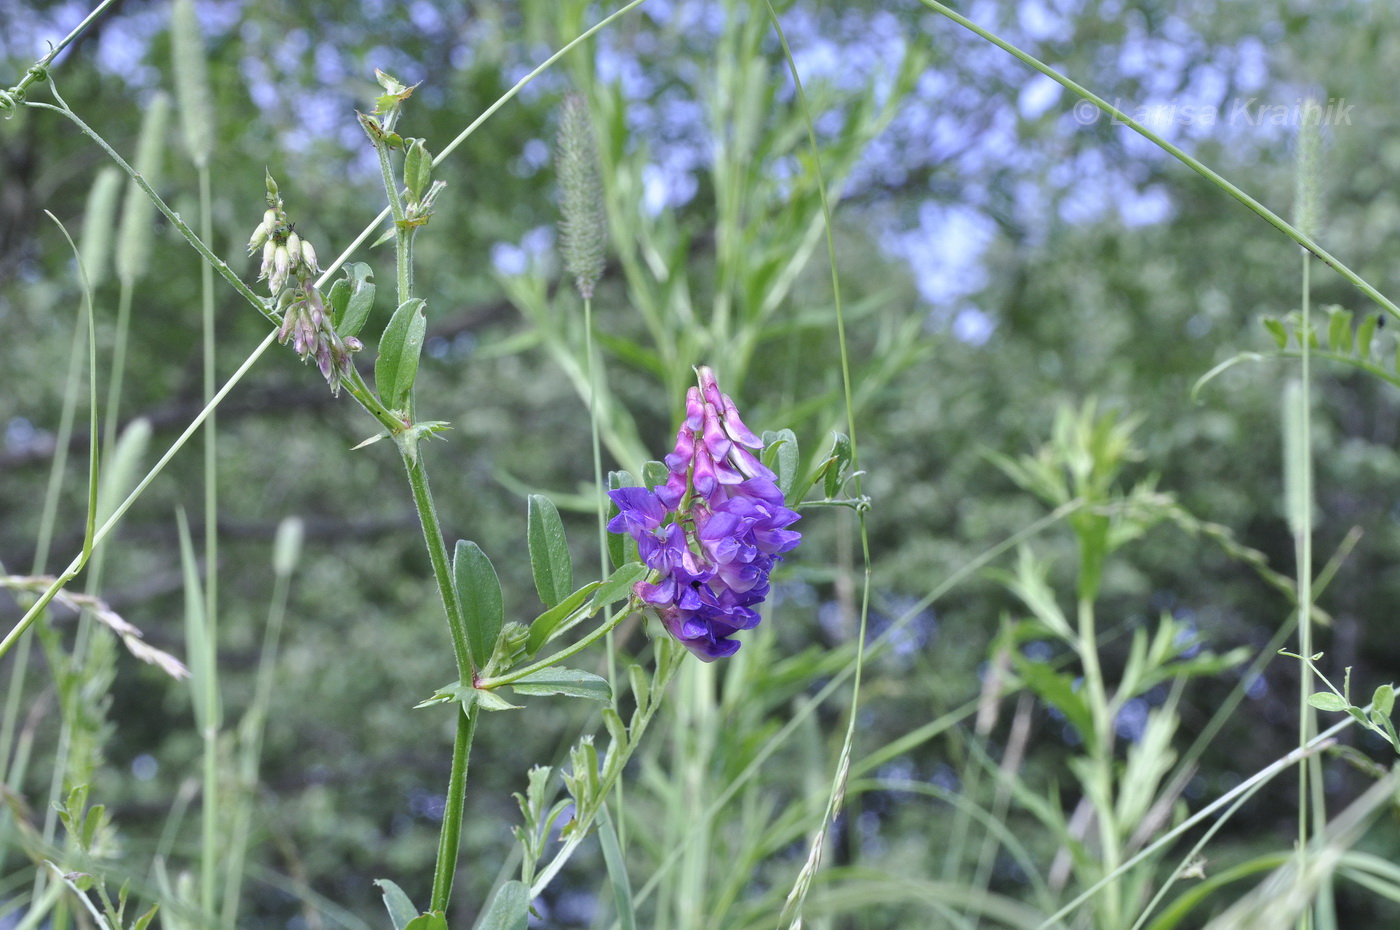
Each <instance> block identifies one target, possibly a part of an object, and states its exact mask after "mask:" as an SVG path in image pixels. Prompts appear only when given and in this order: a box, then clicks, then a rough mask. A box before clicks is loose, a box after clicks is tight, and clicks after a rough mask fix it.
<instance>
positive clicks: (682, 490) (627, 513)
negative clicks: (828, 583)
mask: <svg viewBox="0 0 1400 930" xmlns="http://www.w3.org/2000/svg"><path fill="white" fill-rule="evenodd" d="M698 373H699V376H700V386H699V387H698V388H695V387H692V388H691V389H690V390H689V392H687V394H686V418H685V422H683V423H682V424H681V428H680V431H679V432H678V433H677V434H676V447H675V451H673V452H672V453H671V454H670V455H668V456H666V467H667V469H668V470H669V472H670V474H669V476H668V478H667V481H666V483H665V484H664V485H661V486H659V487H657V488H656V490H655V491H649V490H647V489H646V488H621V489H619V490H616V491H611V492H609V494H610V496H611V497H612V499H613V502H614V503H616V504H617V506H618V510H619V513H618V515H617V516H616V517H614V518H613V520H612V521H611V522H610V523H609V524H608V529H609V530H610V531H611V532H614V533H622V532H625V533H628V534H630V535H631V536H632V537H633V538H634V539H636V540H637V548H638V552H639V554H640V555H641V558H642V561H643V562H644V563H645V564H646V565H647V566H648V567H649V568H651V569H652V573H651V576H650V577H649V578H646V579H644V580H642V581H640V582H638V583H637V586H636V594H637V596H638V597H639V598H641V600H642V601H644V602H645V603H647V604H649V605H651V606H652V607H654V608H655V609H656V612H657V614H658V615H659V616H660V617H661V622H662V623H663V624H664V625H665V627H666V629H667V630H668V631H669V632H670V633H671V635H672V636H674V637H675V638H676V639H678V640H680V641H681V643H682V644H684V645H685V647H686V648H687V649H689V650H690V651H691V652H693V653H695V654H696V655H697V656H699V657H700V658H701V659H704V660H705V661H706V662H710V661H713V660H714V659H718V658H723V657H725V656H730V655H733V654H734V653H735V652H736V651H737V650H738V648H739V642H738V640H736V639H733V638H732V637H733V635H734V634H735V633H737V632H739V631H740V630H748V629H752V628H753V627H755V626H757V625H758V622H759V619H760V617H759V614H758V611H757V609H756V608H757V607H758V605H759V604H760V603H762V601H763V599H764V598H765V597H767V596H768V575H769V573H770V572H771V571H772V570H773V566H774V565H775V564H777V563H778V562H779V561H780V560H781V558H782V556H781V553H784V552H787V551H788V550H790V549H792V548H793V547H794V546H796V545H797V544H798V542H799V541H800V540H801V534H800V533H798V532H796V531H795V530H790V529H787V527H788V526H790V525H792V524H793V523H794V522H796V521H797V519H798V515H797V514H796V513H795V512H793V511H791V510H789V509H788V508H787V507H785V506H783V494H782V491H780V490H779V489H778V486H777V484H776V483H775V477H774V475H773V472H772V471H770V470H769V469H768V468H767V467H765V466H764V465H763V464H762V463H761V462H760V461H759V460H758V458H757V457H756V456H755V455H754V452H756V451H758V450H761V449H762V448H763V442H762V441H761V440H760V439H759V438H758V437H757V436H755V435H754V434H753V431H752V430H750V429H749V428H748V427H747V426H745V425H744V421H743V420H742V419H740V418H739V412H738V410H737V409H735V407H734V401H733V400H731V399H730V397H729V395H727V394H723V393H721V392H720V389H719V385H718V384H717V383H716V382H715V376H714V372H712V371H711V370H710V369H709V368H705V367H701V368H700V369H698Z"/></svg>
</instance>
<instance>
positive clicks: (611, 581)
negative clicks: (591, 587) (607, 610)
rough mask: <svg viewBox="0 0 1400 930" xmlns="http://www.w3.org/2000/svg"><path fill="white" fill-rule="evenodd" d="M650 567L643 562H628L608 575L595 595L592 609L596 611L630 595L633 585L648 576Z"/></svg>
mask: <svg viewBox="0 0 1400 930" xmlns="http://www.w3.org/2000/svg"><path fill="white" fill-rule="evenodd" d="M648 571H649V569H648V568H647V567H646V566H645V565H643V564H642V563H641V562H628V563H627V564H626V565H624V566H622V567H621V568H619V569H618V570H617V571H615V572H613V573H612V574H611V575H609V576H608V578H607V580H606V581H604V582H603V583H602V585H601V586H600V587H599V588H598V593H597V594H594V595H593V602H592V605H591V608H592V610H594V611H595V612H596V611H598V610H601V609H602V608H604V607H607V606H608V605H609V604H612V603H614V602H616V601H620V600H622V599H623V598H624V597H630V596H631V594H632V586H633V585H635V584H636V583H637V582H639V581H641V580H642V579H643V578H645V577H646V576H647V572H648Z"/></svg>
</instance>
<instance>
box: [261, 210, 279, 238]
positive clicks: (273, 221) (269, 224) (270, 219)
mask: <svg viewBox="0 0 1400 930" xmlns="http://www.w3.org/2000/svg"><path fill="white" fill-rule="evenodd" d="M276 228H277V211H276V210H268V211H267V212H266V213H264V214H263V229H265V230H267V234H268V235H269V236H270V235H272V232H273V230H275V229H276Z"/></svg>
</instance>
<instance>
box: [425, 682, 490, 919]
mask: <svg viewBox="0 0 1400 930" xmlns="http://www.w3.org/2000/svg"><path fill="white" fill-rule="evenodd" d="M478 713H479V709H478V708H477V706H476V705H475V704H473V705H472V706H471V707H469V708H466V709H465V710H463V711H462V712H461V713H460V714H458V715H457V738H456V740H454V741H453V743H452V774H451V775H450V776H449V777H448V780H447V798H446V804H445V806H444V808H443V812H442V833H441V834H440V835H439V836H438V852H437V862H436V863H435V864H434V866H433V896H432V900H431V903H430V904H429V906H428V909H429V910H433V911H444V912H445V911H446V910H447V904H448V902H449V901H451V900H452V880H453V878H454V877H455V876H456V874H457V856H458V853H460V852H461V847H462V815H463V813H464V812H465V808H466V803H467V762H468V760H469V759H470V758H471V752H472V737H473V736H475V735H476V717H477V714H478Z"/></svg>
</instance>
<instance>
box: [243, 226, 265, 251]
mask: <svg viewBox="0 0 1400 930" xmlns="http://www.w3.org/2000/svg"><path fill="white" fill-rule="evenodd" d="M266 241H267V226H265V225H263V224H262V223H259V224H258V228H257V229H254V230H253V236H252V238H250V239H249V240H248V254H249V255H252V254H253V253H254V252H256V251H257V250H258V249H260V248H262V244H263V243H264V242H266Z"/></svg>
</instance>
